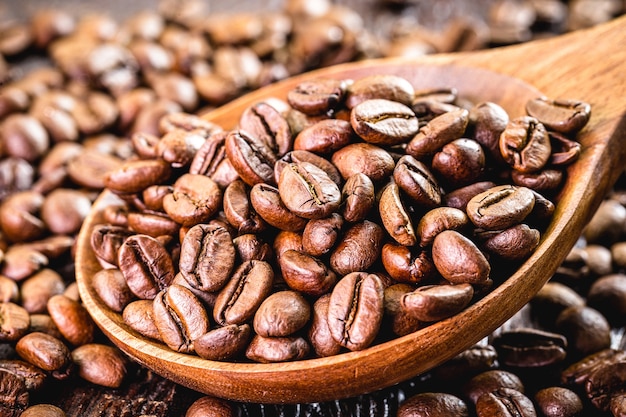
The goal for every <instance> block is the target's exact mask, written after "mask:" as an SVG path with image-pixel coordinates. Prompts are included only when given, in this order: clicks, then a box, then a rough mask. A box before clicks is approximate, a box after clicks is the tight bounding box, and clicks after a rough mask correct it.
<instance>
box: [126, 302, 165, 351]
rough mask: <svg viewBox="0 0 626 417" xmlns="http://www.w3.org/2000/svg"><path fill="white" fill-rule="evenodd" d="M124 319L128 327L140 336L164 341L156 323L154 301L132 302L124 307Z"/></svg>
mask: <svg viewBox="0 0 626 417" xmlns="http://www.w3.org/2000/svg"><path fill="white" fill-rule="evenodd" d="M122 319H123V320H124V323H126V325H127V326H128V327H130V328H131V329H132V330H134V331H136V332H137V333H139V334H140V335H142V336H145V337H147V338H150V339H154V340H159V341H162V339H161V334H160V333H159V329H158V328H157V327H156V324H155V323H154V309H153V308H152V300H135V301H132V302H130V303H129V304H128V305H127V306H126V307H124V311H123V312H122Z"/></svg>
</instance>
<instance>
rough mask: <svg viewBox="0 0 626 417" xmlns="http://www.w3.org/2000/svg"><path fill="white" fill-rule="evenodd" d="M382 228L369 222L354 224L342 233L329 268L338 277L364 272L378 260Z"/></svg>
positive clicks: (332, 254) (331, 256) (331, 257)
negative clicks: (338, 275)
mask: <svg viewBox="0 0 626 417" xmlns="http://www.w3.org/2000/svg"><path fill="white" fill-rule="evenodd" d="M382 241H383V228H382V227H380V226H379V225H378V224H376V223H374V222H371V221H369V220H364V221H363V222H360V223H356V224H354V225H353V226H352V227H350V228H349V229H348V230H346V232H345V233H344V235H343V237H342V238H341V240H340V241H339V243H338V244H337V246H336V247H335V249H333V251H332V253H331V255H330V267H331V268H332V269H333V271H335V272H337V273H338V274H340V275H347V274H349V273H351V272H358V271H366V270H367V269H368V268H369V267H371V266H372V265H373V264H374V262H376V260H377V259H378V258H379V256H380V251H381V246H382Z"/></svg>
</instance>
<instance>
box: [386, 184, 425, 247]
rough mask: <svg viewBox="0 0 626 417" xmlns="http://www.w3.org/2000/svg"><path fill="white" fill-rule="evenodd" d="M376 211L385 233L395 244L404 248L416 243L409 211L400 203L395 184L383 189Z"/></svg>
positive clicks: (397, 188)
mask: <svg viewBox="0 0 626 417" xmlns="http://www.w3.org/2000/svg"><path fill="white" fill-rule="evenodd" d="M378 211H379V212H380V218H381V220H382V223H383V226H384V227H385V229H386V230H387V233H388V234H389V235H390V236H391V237H392V238H393V239H394V240H395V241H396V242H397V243H399V244H401V245H404V246H413V245H415V244H416V243H417V236H416V233H415V228H414V227H413V222H412V220H411V216H410V215H409V213H410V211H409V210H407V208H406V207H405V205H404V203H403V201H402V196H401V195H400V188H399V187H398V185H397V184H395V183H390V184H388V185H387V186H386V187H385V188H384V190H383V192H382V194H381V196H380V200H379V203H378Z"/></svg>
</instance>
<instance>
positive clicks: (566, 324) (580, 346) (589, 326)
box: [555, 306, 611, 357]
mask: <svg viewBox="0 0 626 417" xmlns="http://www.w3.org/2000/svg"><path fill="white" fill-rule="evenodd" d="M555 326H556V327H555V328H556V331H557V332H559V333H561V334H562V335H564V336H565V337H566V338H567V342H568V345H569V350H568V352H569V354H570V355H572V356H574V357H575V356H581V355H582V356H586V355H589V354H592V353H595V352H598V351H600V350H602V349H606V348H608V347H610V345H611V326H610V325H609V323H608V322H607V320H606V318H605V317H604V316H603V315H602V314H601V313H600V312H599V311H598V310H595V309H593V308H591V307H587V306H582V307H568V308H566V309H565V310H563V311H561V313H560V314H559V316H558V317H557V319H556V325H555Z"/></svg>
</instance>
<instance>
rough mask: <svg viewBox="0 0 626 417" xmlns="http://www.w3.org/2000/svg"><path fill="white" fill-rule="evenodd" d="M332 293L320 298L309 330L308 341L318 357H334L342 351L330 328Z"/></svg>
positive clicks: (313, 310)
mask: <svg viewBox="0 0 626 417" xmlns="http://www.w3.org/2000/svg"><path fill="white" fill-rule="evenodd" d="M329 303H330V293H326V294H324V295H322V296H321V297H319V298H318V299H317V300H316V301H315V303H314V304H313V308H312V315H311V326H310V327H309V330H308V333H307V335H308V339H309V341H310V343H311V346H312V347H313V351H314V352H315V354H316V355H317V356H320V357H325V356H333V355H336V354H338V353H339V352H340V351H341V344H339V343H337V341H336V340H335V339H333V336H332V334H331V332H330V328H329V327H328V306H329Z"/></svg>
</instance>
